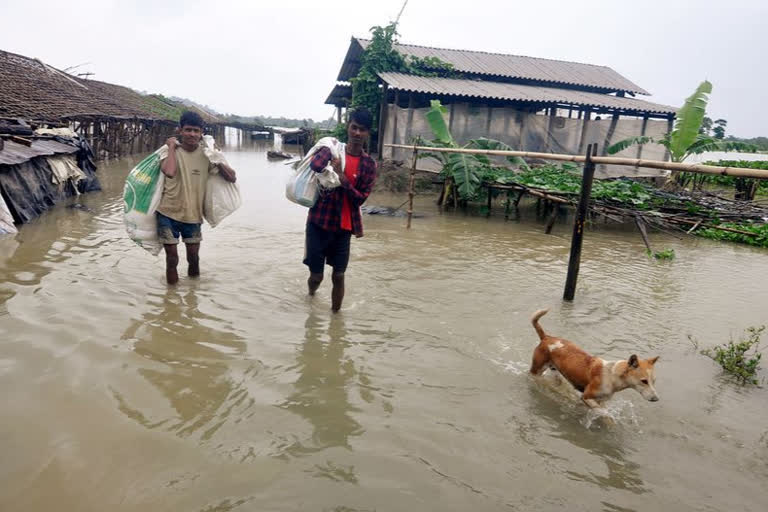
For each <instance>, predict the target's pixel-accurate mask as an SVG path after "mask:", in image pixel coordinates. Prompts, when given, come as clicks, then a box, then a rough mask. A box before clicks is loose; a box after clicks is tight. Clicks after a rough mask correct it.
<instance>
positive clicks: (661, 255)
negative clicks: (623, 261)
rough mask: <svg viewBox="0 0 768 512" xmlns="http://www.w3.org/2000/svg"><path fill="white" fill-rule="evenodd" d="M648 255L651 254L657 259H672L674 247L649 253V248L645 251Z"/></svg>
mask: <svg viewBox="0 0 768 512" xmlns="http://www.w3.org/2000/svg"><path fill="white" fill-rule="evenodd" d="M645 252H646V254H648V256H653V257H654V258H656V259H657V260H673V259H675V250H674V249H664V250H663V251H655V252H653V253H651V251H650V250H646V251H645Z"/></svg>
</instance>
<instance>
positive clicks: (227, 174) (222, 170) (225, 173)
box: [217, 163, 237, 183]
mask: <svg viewBox="0 0 768 512" xmlns="http://www.w3.org/2000/svg"><path fill="white" fill-rule="evenodd" d="M217 167H218V168H219V174H221V177H222V178H224V179H225V180H227V181H228V182H230V183H234V182H236V181H237V173H236V172H235V170H234V169H233V168H231V167H230V166H228V165H227V164H225V163H220V164H218V165H217Z"/></svg>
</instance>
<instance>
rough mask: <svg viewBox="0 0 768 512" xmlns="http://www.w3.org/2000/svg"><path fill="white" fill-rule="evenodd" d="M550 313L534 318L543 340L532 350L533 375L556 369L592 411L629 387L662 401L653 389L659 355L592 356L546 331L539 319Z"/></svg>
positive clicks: (654, 400) (532, 321)
mask: <svg viewBox="0 0 768 512" xmlns="http://www.w3.org/2000/svg"><path fill="white" fill-rule="evenodd" d="M547 311H549V310H547V309H540V310H538V311H536V312H535V313H534V314H533V316H532V317H531V323H532V324H533V328H534V329H536V332H537V333H538V335H539V338H540V339H541V342H540V343H539V345H538V346H537V347H536V349H535V350H534V351H533V362H532V363H531V374H533V375H541V373H542V372H543V371H544V370H546V369H548V368H551V369H554V370H557V371H558V372H559V373H560V374H561V375H562V376H563V377H565V378H566V380H568V382H570V383H571V384H572V385H573V387H574V388H576V389H577V390H579V391H581V392H582V395H581V399H582V400H583V401H584V403H585V404H587V405H588V406H589V407H591V408H593V409H596V408H600V407H601V406H602V403H603V402H605V401H606V400H608V399H609V398H611V396H612V395H613V394H614V393H616V392H617V391H621V390H622V389H627V388H632V389H634V390H635V391H637V392H638V393H640V394H641V395H643V398H645V399H646V400H649V401H651V402H656V401H657V400H658V399H659V395H657V394H656V388H654V386H653V384H654V382H655V381H656V377H655V375H654V372H653V368H654V365H655V364H656V361H658V359H659V356H656V357H652V358H651V359H638V357H637V356H636V355H634V354H633V355H631V356H630V357H629V359H625V360H622V361H612V362H609V361H604V360H602V359H600V358H599V357H594V356H591V355H589V354H587V353H586V352H585V351H584V350H582V349H581V348H579V347H578V346H576V344H574V343H571V342H570V341H568V340H564V339H562V338H555V337H554V336H550V335H548V334H547V333H545V332H544V329H542V328H541V326H540V325H539V318H541V317H542V316H544V315H545V314H546V313H547Z"/></svg>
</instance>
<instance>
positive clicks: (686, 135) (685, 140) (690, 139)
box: [667, 80, 712, 162]
mask: <svg viewBox="0 0 768 512" xmlns="http://www.w3.org/2000/svg"><path fill="white" fill-rule="evenodd" d="M711 92H712V84H711V83H710V82H708V81H707V80H704V81H703V82H702V83H701V84H699V86H698V87H697V88H696V91H694V93H693V94H692V95H691V96H689V97H688V99H686V100H685V103H683V106H682V107H680V109H679V110H678V111H677V116H676V118H675V127H674V128H673V129H672V131H671V132H670V133H669V145H668V146H667V149H669V152H670V154H671V155H672V161H673V162H682V161H683V159H684V158H685V156H686V154H687V153H688V148H689V147H690V146H691V145H692V144H693V143H694V142H696V140H697V138H698V137H699V136H700V134H699V128H701V122H702V120H703V119H704V114H705V113H706V111H707V101H708V100H709V95H710V93H711Z"/></svg>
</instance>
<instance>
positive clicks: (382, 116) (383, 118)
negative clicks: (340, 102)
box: [338, 83, 394, 162]
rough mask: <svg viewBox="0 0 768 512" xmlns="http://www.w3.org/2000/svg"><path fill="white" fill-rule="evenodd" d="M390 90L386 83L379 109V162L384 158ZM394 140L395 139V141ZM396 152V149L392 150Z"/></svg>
mask: <svg viewBox="0 0 768 512" xmlns="http://www.w3.org/2000/svg"><path fill="white" fill-rule="evenodd" d="M388 92H389V85H388V84H387V83H384V87H383V88H382V90H381V107H380V109H379V133H378V137H379V140H378V142H379V144H378V152H379V162H381V160H382V159H383V158H384V131H385V130H386V128H387V93H388ZM338 108H339V124H341V107H338ZM393 142H394V141H393ZM392 153H394V151H392Z"/></svg>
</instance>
